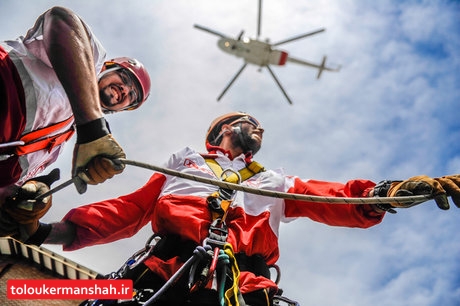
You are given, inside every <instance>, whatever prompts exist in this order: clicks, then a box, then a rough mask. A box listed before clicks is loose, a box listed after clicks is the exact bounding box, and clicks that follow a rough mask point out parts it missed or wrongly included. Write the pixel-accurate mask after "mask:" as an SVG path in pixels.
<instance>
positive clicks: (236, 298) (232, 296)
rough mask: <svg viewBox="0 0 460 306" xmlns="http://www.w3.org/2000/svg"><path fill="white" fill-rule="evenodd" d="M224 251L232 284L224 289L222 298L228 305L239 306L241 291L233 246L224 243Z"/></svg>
mask: <svg viewBox="0 0 460 306" xmlns="http://www.w3.org/2000/svg"><path fill="white" fill-rule="evenodd" d="M224 253H225V254H226V255H227V256H228V257H229V259H230V267H229V268H230V271H231V274H232V284H231V286H230V288H229V289H227V290H226V291H225V294H224V298H225V305H230V306H239V305H240V300H241V293H240V289H239V286H238V284H239V280H240V270H239V268H238V264H237V262H236V258H235V255H234V253H233V248H232V246H231V244H229V243H226V244H225V245H224Z"/></svg>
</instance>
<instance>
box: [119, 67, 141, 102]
mask: <svg viewBox="0 0 460 306" xmlns="http://www.w3.org/2000/svg"><path fill="white" fill-rule="evenodd" d="M117 73H118V75H119V76H120V78H121V81H122V82H123V84H125V85H126V86H127V87H129V93H128V94H129V97H130V102H131V103H130V106H132V105H135V104H137V103H139V94H138V92H139V88H138V86H137V83H136V82H135V81H134V79H133V77H132V76H131V73H129V72H128V71H127V70H126V69H119V70H117Z"/></svg>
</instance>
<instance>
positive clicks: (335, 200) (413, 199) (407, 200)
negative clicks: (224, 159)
mask: <svg viewBox="0 0 460 306" xmlns="http://www.w3.org/2000/svg"><path fill="white" fill-rule="evenodd" d="M119 161H120V162H121V163H123V164H126V165H131V166H136V167H140V168H145V169H150V170H153V171H157V172H161V173H164V174H168V175H172V176H177V177H180V178H184V179H188V180H192V181H196V182H200V183H205V184H210V185H214V186H218V187H221V188H225V189H232V190H238V191H243V192H247V193H252V194H257V195H261V196H267V197H273V198H281V199H291V200H299V201H308V202H320V203H328V204H358V205H359V204H389V203H398V204H411V203H412V204H415V203H416V204H420V203H422V202H425V201H428V200H431V199H432V197H431V196H429V195H417V196H408V197H384V198H379V197H374V198H341V197H321V196H312V195H305V194H296V193H287V192H279V191H272V190H265V189H257V188H251V187H247V186H242V185H238V184H233V183H228V182H225V181H219V180H215V179H209V178H205V177H201V176H196V175H193V174H188V173H182V172H179V171H176V170H172V169H167V168H163V167H158V166H154V165H150V164H146V163H142V162H138V161H133V160H129V159H119Z"/></svg>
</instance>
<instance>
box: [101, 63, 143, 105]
mask: <svg viewBox="0 0 460 306" xmlns="http://www.w3.org/2000/svg"><path fill="white" fill-rule="evenodd" d="M99 96H100V100H101V105H102V107H103V108H105V109H108V110H110V111H120V110H123V109H125V108H126V107H128V106H130V105H131V104H133V103H134V102H136V101H137V99H138V97H139V90H138V89H137V87H136V86H135V82H134V80H133V79H132V77H131V75H130V73H128V72H127V71H126V70H125V69H119V70H116V71H112V72H109V73H107V74H105V75H104V76H102V78H101V79H100V80H99Z"/></svg>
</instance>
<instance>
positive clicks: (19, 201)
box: [1, 169, 60, 240]
mask: <svg viewBox="0 0 460 306" xmlns="http://www.w3.org/2000/svg"><path fill="white" fill-rule="evenodd" d="M59 176H60V175H59V169H54V170H53V171H51V172H50V173H49V174H48V175H44V176H39V177H36V178H33V179H31V180H29V181H27V182H25V183H24V185H22V186H21V188H19V189H18V191H17V192H16V194H15V195H13V196H11V197H9V198H7V199H6V200H5V203H4V205H3V206H2V209H1V210H2V211H1V214H2V217H3V218H7V219H9V224H10V225H11V224H12V223H13V222H14V223H17V224H19V231H20V232H21V233H20V235H21V237H22V238H27V237H28V236H30V235H32V234H33V233H35V232H36V231H37V229H38V226H39V220H40V219H41V218H42V217H43V216H44V215H45V214H46V213H47V212H48V210H49V209H50V207H51V203H52V197H51V195H49V196H47V197H45V198H43V199H41V200H36V198H37V197H38V196H40V195H42V194H44V193H45V192H48V191H49V190H50V187H49V186H50V185H51V184H52V183H53V182H55V181H56V180H58V179H59ZM8 217H9V218H8ZM24 232H25V233H24ZM11 234H13V233H10V235H11ZM21 240H25V239H21Z"/></svg>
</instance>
